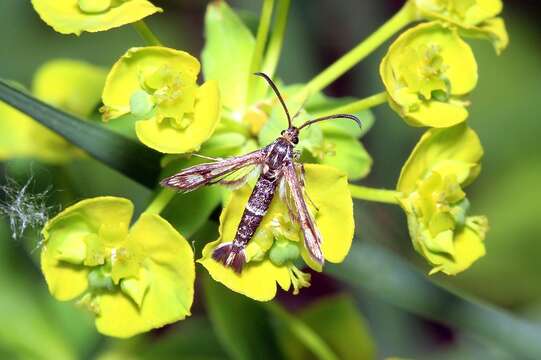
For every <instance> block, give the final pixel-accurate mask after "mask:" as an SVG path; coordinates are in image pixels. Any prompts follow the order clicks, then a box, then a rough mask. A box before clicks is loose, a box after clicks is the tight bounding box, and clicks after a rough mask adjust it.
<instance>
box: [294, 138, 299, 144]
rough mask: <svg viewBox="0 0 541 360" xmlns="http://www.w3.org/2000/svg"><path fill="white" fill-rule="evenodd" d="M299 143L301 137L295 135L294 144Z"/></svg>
mask: <svg viewBox="0 0 541 360" xmlns="http://www.w3.org/2000/svg"><path fill="white" fill-rule="evenodd" d="M298 143H299V138H298V137H297V136H295V137H294V138H293V144H295V145H296V144H298Z"/></svg>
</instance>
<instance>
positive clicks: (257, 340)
mask: <svg viewBox="0 0 541 360" xmlns="http://www.w3.org/2000/svg"><path fill="white" fill-rule="evenodd" d="M203 279H204V281H203V285H204V290H205V300H206V306H207V310H208V313H209V316H210V320H211V323H212V325H213V327H214V330H215V332H216V335H217V336H218V338H219V340H220V342H221V343H222V346H223V347H224V348H225V349H226V351H227V353H228V354H229V356H230V357H231V358H233V359H241V360H244V359H281V358H283V355H282V354H281V353H280V352H279V349H278V345H277V343H276V338H275V336H274V334H273V331H272V328H271V327H270V324H269V320H270V319H269V317H268V315H267V313H266V312H265V311H264V310H263V309H262V308H261V306H259V305H258V304H257V303H255V302H253V301H250V300H249V299H248V298H246V297H244V296H242V295H238V294H235V293H234V292H232V291H229V290H228V289H226V288H225V287H223V286H222V285H220V284H218V283H217V282H215V281H213V280H212V279H210V277H209V276H205V277H204V278H203Z"/></svg>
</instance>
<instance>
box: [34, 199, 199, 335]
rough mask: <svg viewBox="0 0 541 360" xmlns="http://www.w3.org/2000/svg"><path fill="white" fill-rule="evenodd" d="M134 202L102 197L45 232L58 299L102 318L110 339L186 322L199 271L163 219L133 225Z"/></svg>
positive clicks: (47, 267) (99, 322)
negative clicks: (73, 301) (73, 303)
mask: <svg viewBox="0 0 541 360" xmlns="http://www.w3.org/2000/svg"><path fill="white" fill-rule="evenodd" d="M132 213H133V205H132V203H131V202H130V201H129V200H127V199H123V198H116V197H98V198H93V199H86V200H83V201H80V202H78V203H77V204H75V205H73V206H70V207H68V208H67V209H65V210H64V211H62V212H61V213H59V214H58V215H57V216H55V217H54V218H53V219H51V220H50V221H49V222H47V224H46V225H45V227H44V228H43V232H42V234H43V239H44V246H43V249H42V252H41V268H42V271H43V274H44V275H45V280H46V281H47V285H48V286H49V291H50V292H51V294H52V295H53V296H54V297H56V298H57V299H59V300H71V299H75V298H77V297H79V300H78V304H80V305H83V306H85V307H87V308H88V309H89V310H91V312H93V313H94V315H95V316H96V327H97V329H98V331H100V332H101V333H103V334H106V335H110V336H116V337H129V336H132V335H135V334H138V333H141V332H144V331H148V330H150V329H153V328H158V327H162V326H164V325H166V324H169V323H172V322H175V321H178V320H181V319H184V318H185V317H186V316H188V315H190V307H191V305H192V301H193V293H194V280H195V267H194V260H193V252H192V249H191V247H190V245H189V244H188V242H187V241H186V239H184V238H183V237H182V235H180V234H179V233H178V232H177V231H176V230H175V229H174V228H173V227H172V226H171V225H170V224H169V223H168V222H167V221H165V220H164V219H162V218H161V217H160V216H158V215H154V214H147V213H143V215H141V217H140V218H139V219H138V220H137V222H136V223H135V224H134V225H133V226H132V227H131V228H128V227H129V224H130V221H131V217H132Z"/></svg>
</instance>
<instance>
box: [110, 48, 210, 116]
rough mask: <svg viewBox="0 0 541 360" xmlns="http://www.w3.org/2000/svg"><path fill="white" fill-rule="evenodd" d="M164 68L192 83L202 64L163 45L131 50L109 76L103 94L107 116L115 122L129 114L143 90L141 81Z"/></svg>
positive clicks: (181, 52)
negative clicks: (136, 93) (134, 98)
mask: <svg viewBox="0 0 541 360" xmlns="http://www.w3.org/2000/svg"><path fill="white" fill-rule="evenodd" d="M163 67H167V68H169V69H171V71H174V72H178V73H182V74H185V75H186V76H189V77H190V78H191V80H190V81H193V82H195V80H196V78H197V75H198V74H199V71H200V68H201V66H200V64H199V61H197V59H196V58H194V57H193V56H191V55H190V54H188V53H187V52H185V51H179V50H175V49H169V48H166V47H161V46H148V47H141V48H137V47H135V48H131V49H129V50H128V51H127V52H126V53H125V54H124V55H122V57H121V58H120V59H119V60H118V61H117V62H116V63H115V64H114V65H113V67H112V68H111V71H110V72H109V74H108V75H107V79H106V81H105V88H104V89H103V94H102V100H103V103H104V105H105V108H106V109H107V113H106V114H105V115H104V117H105V118H106V119H114V118H117V117H119V116H121V115H124V114H127V113H129V111H130V99H131V97H132V95H133V94H134V93H135V92H136V91H138V90H140V89H141V78H142V77H144V76H145V75H151V74H152V73H155V72H156V71H157V70H159V69H160V68H163ZM187 81H188V79H187Z"/></svg>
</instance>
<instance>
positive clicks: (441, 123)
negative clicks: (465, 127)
mask: <svg viewBox="0 0 541 360" xmlns="http://www.w3.org/2000/svg"><path fill="white" fill-rule="evenodd" d="M467 117H468V111H467V110H466V109H465V108H464V107H463V106H460V105H456V104H453V103H444V102H439V101H428V102H423V103H421V104H420V105H419V107H418V109H417V110H416V111H404V120H406V122H407V123H408V124H410V125H412V126H429V127H435V128H445V127H449V126H453V125H456V124H459V123H461V122H463V121H464V120H466V119H467Z"/></svg>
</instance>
